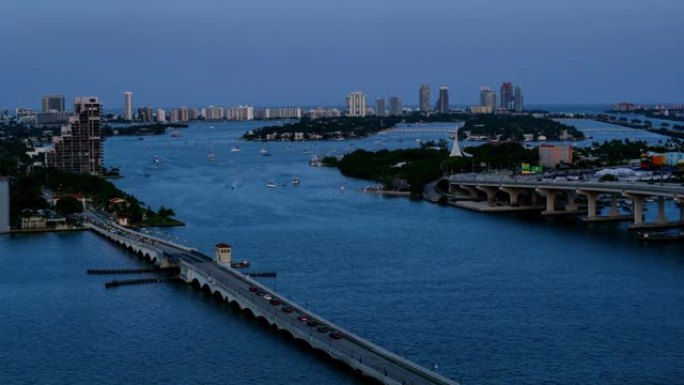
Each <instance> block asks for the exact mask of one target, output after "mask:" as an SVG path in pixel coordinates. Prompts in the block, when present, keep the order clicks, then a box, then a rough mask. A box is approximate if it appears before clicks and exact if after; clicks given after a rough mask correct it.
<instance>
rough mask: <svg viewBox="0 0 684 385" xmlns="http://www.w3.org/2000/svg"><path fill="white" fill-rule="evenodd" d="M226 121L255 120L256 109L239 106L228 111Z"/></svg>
mask: <svg viewBox="0 0 684 385" xmlns="http://www.w3.org/2000/svg"><path fill="white" fill-rule="evenodd" d="M226 119H228V120H254V107H252V106H237V107H228V108H227V109H226Z"/></svg>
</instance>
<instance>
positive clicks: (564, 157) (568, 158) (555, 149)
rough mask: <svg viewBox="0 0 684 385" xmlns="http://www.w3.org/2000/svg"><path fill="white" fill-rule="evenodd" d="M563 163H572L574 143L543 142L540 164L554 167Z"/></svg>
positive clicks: (540, 150) (540, 151)
mask: <svg viewBox="0 0 684 385" xmlns="http://www.w3.org/2000/svg"><path fill="white" fill-rule="evenodd" d="M561 163H565V164H572V145H570V144H542V145H540V146H539V165H540V166H542V167H549V168H554V167H556V166H558V165H559V164H561Z"/></svg>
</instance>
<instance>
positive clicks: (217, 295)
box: [212, 290, 223, 302]
mask: <svg viewBox="0 0 684 385" xmlns="http://www.w3.org/2000/svg"><path fill="white" fill-rule="evenodd" d="M212 297H214V299H215V300H216V301H218V302H223V294H221V292H220V291H218V290H216V291H214V294H212Z"/></svg>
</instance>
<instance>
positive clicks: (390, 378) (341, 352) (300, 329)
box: [88, 213, 456, 385]
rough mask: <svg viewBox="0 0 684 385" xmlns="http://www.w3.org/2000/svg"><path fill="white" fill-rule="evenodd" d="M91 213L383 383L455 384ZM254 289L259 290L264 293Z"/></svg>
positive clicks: (240, 278) (202, 259)
mask: <svg viewBox="0 0 684 385" xmlns="http://www.w3.org/2000/svg"><path fill="white" fill-rule="evenodd" d="M88 218H89V220H90V222H91V223H93V224H95V225H98V226H100V227H101V228H103V229H106V230H107V231H112V232H115V233H116V234H118V235H120V236H125V237H126V238H128V239H130V240H131V241H134V242H138V243H142V244H145V245H146V246H147V247H149V246H150V245H152V246H153V247H154V248H156V249H157V250H159V251H161V252H163V253H164V255H165V256H166V257H167V258H169V259H170V260H171V261H174V262H176V263H177V264H178V265H181V266H182V265H185V266H186V267H187V268H190V269H193V270H194V271H195V272H199V273H201V275H203V276H204V277H206V278H207V280H208V282H209V283H211V284H213V285H215V286H218V287H220V288H221V289H222V290H224V291H226V292H228V293H230V294H231V295H233V296H234V297H235V298H237V299H238V300H239V301H238V302H239V303H240V305H241V306H242V307H243V308H249V309H251V310H252V312H253V313H255V314H259V313H261V314H263V315H264V317H265V318H267V321H268V322H269V323H271V324H276V325H277V326H278V328H279V329H285V330H287V331H288V332H290V333H291V334H292V335H293V336H295V337H296V338H301V339H303V340H304V341H306V342H307V343H309V344H310V345H311V346H313V347H315V348H318V349H321V350H323V351H325V352H327V353H328V354H329V355H330V356H331V357H333V358H335V359H339V360H341V361H343V362H346V363H347V364H349V365H350V366H352V367H353V368H355V369H360V370H361V371H362V372H363V373H364V374H365V375H367V376H371V377H373V378H376V379H377V380H379V381H380V382H382V383H385V384H396V385H398V384H403V385H409V384H411V385H419V384H456V382H454V381H452V380H449V379H448V378H445V377H443V376H441V375H440V374H438V373H434V372H432V371H430V370H427V369H425V368H423V367H421V366H419V365H417V364H415V363H413V362H411V361H409V360H407V359H405V358H403V357H401V356H398V355H396V354H394V353H392V352H389V351H387V350H385V349H383V348H382V347H380V346H377V345H375V344H373V343H371V342H370V341H367V340H365V339H363V338H361V337H359V336H357V335H355V334H353V333H351V332H349V331H348V330H345V329H343V328H341V327H339V326H338V325H335V324H333V323H332V322H330V321H328V320H326V319H324V318H323V317H321V316H319V315H317V314H314V313H313V312H311V311H309V310H307V309H305V308H303V307H301V306H299V305H297V304H296V303H294V302H292V301H290V300H288V299H287V298H285V297H283V296H282V295H280V294H278V293H276V292H275V291H273V290H271V289H270V288H268V287H266V286H264V285H262V284H260V283H259V282H257V281H255V280H253V279H251V278H250V277H246V276H245V275H243V274H241V273H240V272H238V271H236V270H234V269H231V268H228V267H224V266H221V265H219V264H217V263H216V262H214V260H213V259H211V258H209V257H208V256H206V255H204V254H202V253H199V252H198V251H196V250H193V249H189V248H186V247H182V246H179V245H175V244H172V243H170V242H167V241H164V240H160V239H158V238H153V237H149V236H147V235H145V234H141V233H138V232H135V231H132V230H130V229H127V228H123V227H121V226H118V225H116V224H114V223H111V222H110V221H108V220H107V218H106V217H103V216H102V215H97V214H94V213H90V214H88ZM250 288H252V290H250ZM254 290H257V291H259V292H260V294H261V295H260V294H257V292H255V291H254ZM266 295H268V296H270V297H271V298H273V299H278V300H279V301H280V304H278V305H272V304H271V303H270V302H269V300H267V299H265V298H264V297H266ZM285 306H290V307H292V309H293V311H292V312H290V313H287V312H284V311H283V310H282V308H283V307H285ZM302 315H304V316H306V317H307V318H308V319H309V320H315V321H317V323H318V324H317V325H316V326H309V325H308V324H307V322H303V321H300V320H299V319H298V317H300V316H302ZM319 326H325V327H326V328H327V329H328V330H327V331H325V332H322V331H319V329H318V327H319ZM332 331H337V332H339V333H340V338H339V339H335V338H333V337H332V336H331V334H330V333H331V332H332Z"/></svg>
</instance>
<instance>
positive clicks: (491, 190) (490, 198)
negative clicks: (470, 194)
mask: <svg viewBox="0 0 684 385" xmlns="http://www.w3.org/2000/svg"><path fill="white" fill-rule="evenodd" d="M475 188H477V189H478V190H480V191H483V192H484V193H485V194H487V202H489V204H494V198H496V192H497V191H499V188H498V187H490V186H476V187H475Z"/></svg>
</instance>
